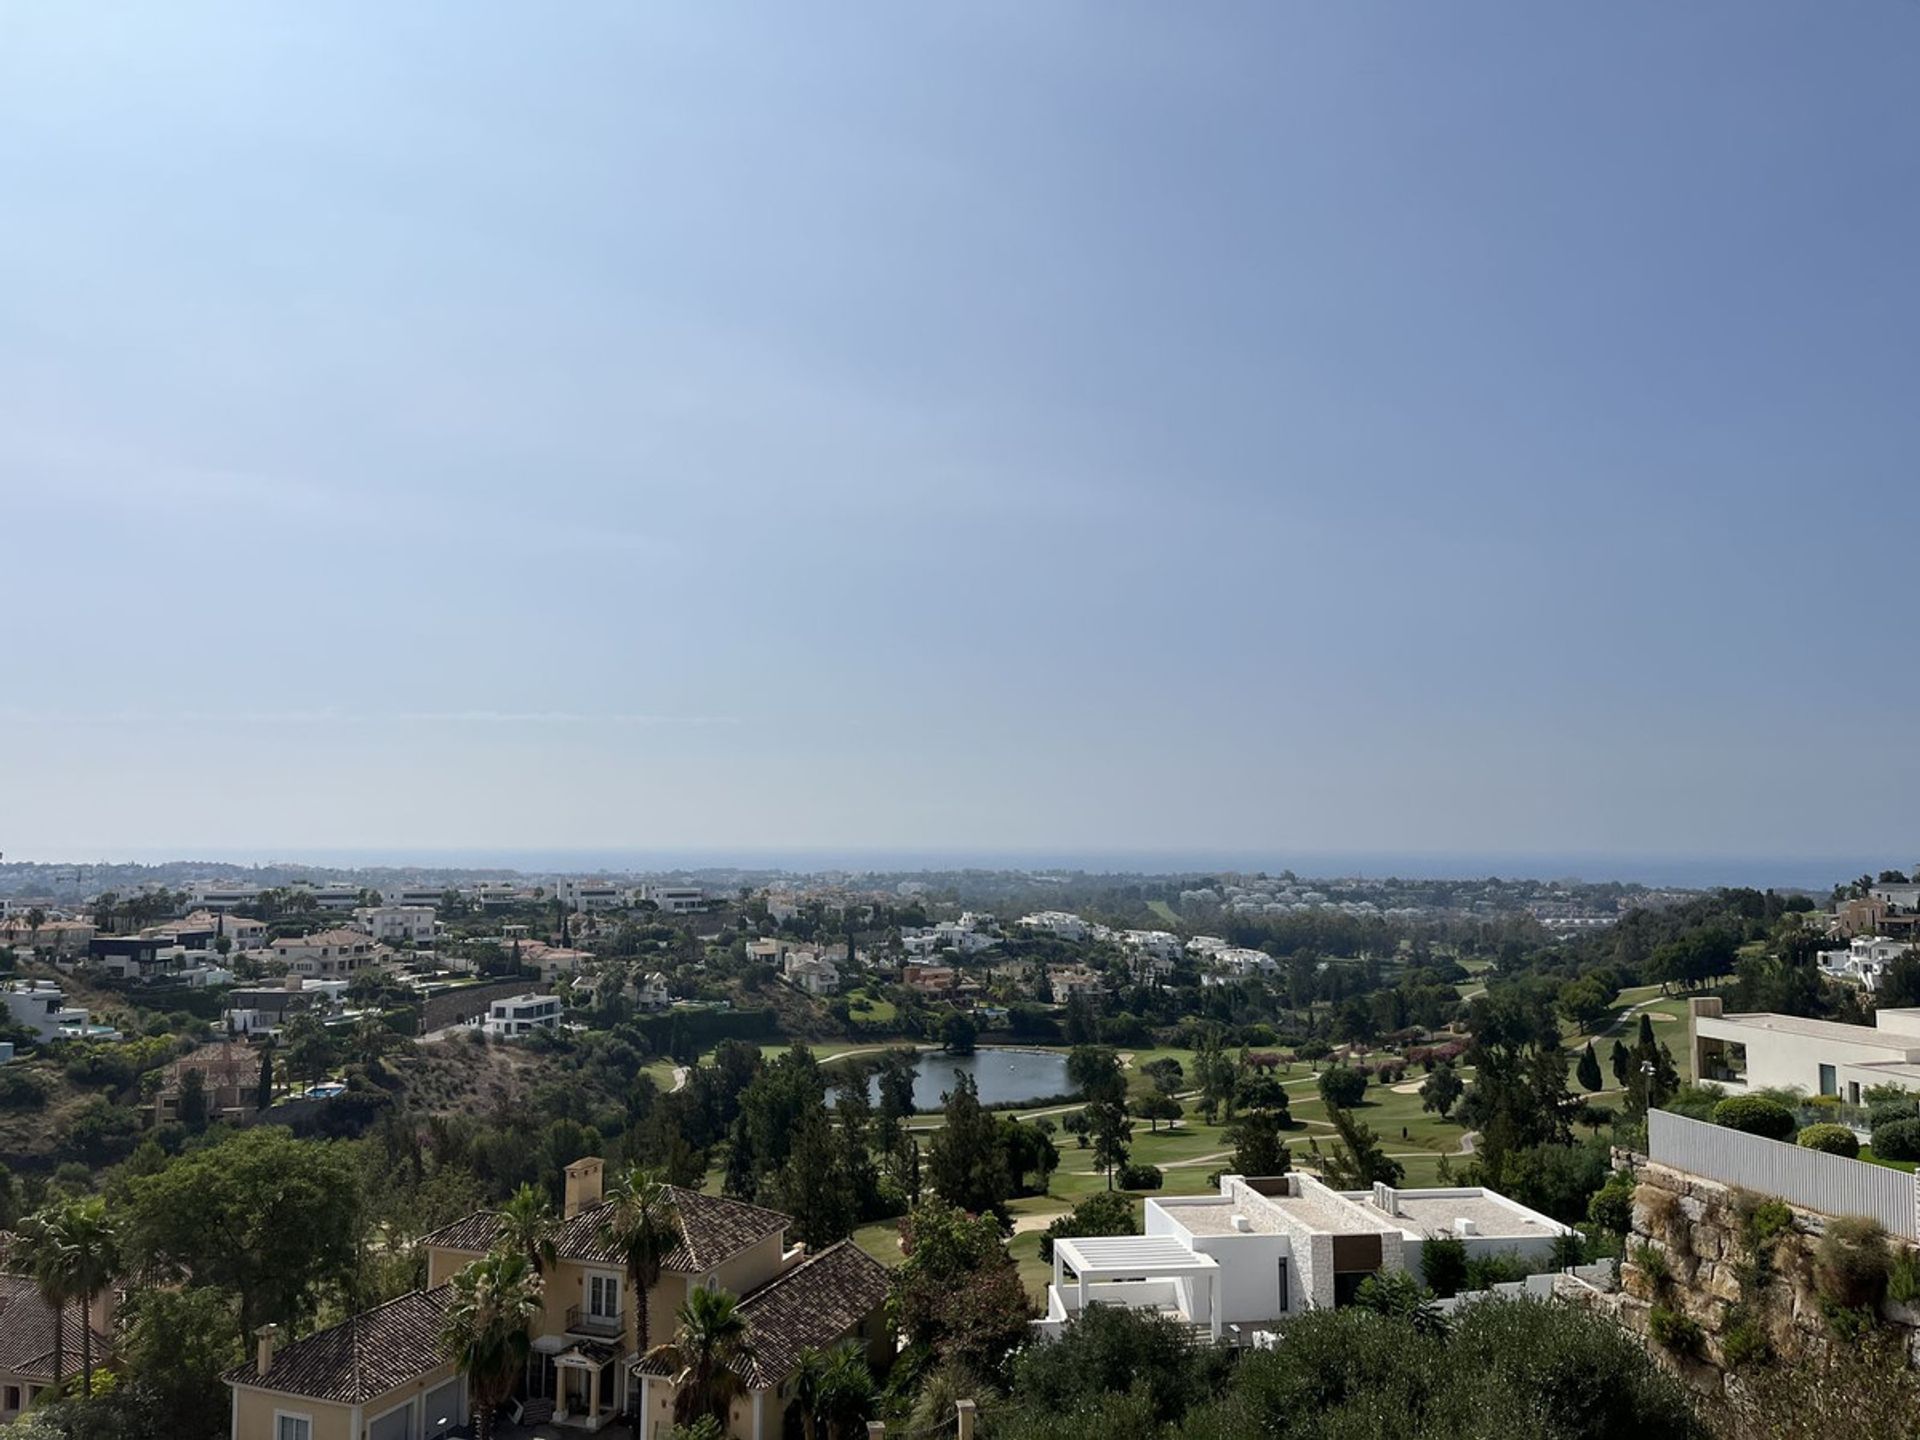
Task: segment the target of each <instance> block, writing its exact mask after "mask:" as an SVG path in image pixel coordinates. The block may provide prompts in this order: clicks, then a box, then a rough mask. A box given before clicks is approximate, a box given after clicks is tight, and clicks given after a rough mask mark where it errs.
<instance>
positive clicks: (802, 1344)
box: [740, 1240, 887, 1389]
mask: <svg viewBox="0 0 1920 1440" xmlns="http://www.w3.org/2000/svg"><path fill="white" fill-rule="evenodd" d="M886 1299H887V1267H886V1266H884V1265H882V1264H881V1263H880V1262H879V1261H878V1260H876V1259H874V1258H873V1257H872V1256H871V1255H869V1254H867V1252H866V1251H864V1250H862V1249H861V1248H860V1247H859V1246H858V1245H855V1244H854V1243H853V1242H852V1241H851V1240H842V1241H841V1242H840V1243H839V1244H837V1245H829V1246H828V1247H827V1248H826V1249H825V1250H822V1251H821V1252H820V1253H819V1254H818V1255H811V1256H809V1257H808V1258H807V1259H805V1260H802V1261H801V1262H800V1263H799V1264H798V1265H796V1266H794V1267H793V1268H792V1269H791V1270H789V1271H787V1272H786V1273H785V1274H784V1275H779V1276H776V1277H775V1278H773V1279H772V1280H769V1281H768V1282H767V1283H766V1284H765V1285H762V1286H761V1287H760V1288H759V1289H758V1290H755V1291H754V1292H753V1293H752V1294H751V1295H749V1296H747V1298H746V1299H745V1300H744V1301H742V1302H741V1305H740V1313H741V1314H742V1315H744V1316H745V1317H746V1320H747V1327H748V1329H749V1330H750V1331H751V1333H752V1340H751V1343H752V1345H753V1366H752V1370H753V1373H752V1374H751V1375H749V1376H748V1377H747V1383H748V1385H750V1386H751V1387H753V1388H754V1389H760V1388H761V1387H763V1386H768V1385H778V1384H779V1383H780V1382H781V1381H783V1380H785V1379H786V1378H787V1376H788V1375H790V1374H792V1373H793V1368H794V1366H796V1365H798V1364H799V1363H800V1356H801V1353H802V1352H803V1351H806V1350H809V1349H813V1348H819V1347H825V1346H828V1345H831V1344H833V1343H834V1341H836V1340H838V1339H839V1338H840V1337H841V1336H843V1335H845V1334H846V1333H847V1332H848V1331H849V1330H852V1329H853V1328H854V1327H855V1326H857V1325H859V1324H860V1323H861V1322H863V1321H864V1320H865V1319H866V1318H867V1317H868V1316H869V1315H871V1314H872V1313H873V1312H874V1311H875V1310H877V1309H879V1307H880V1306H881V1305H883V1304H885V1303H886Z"/></svg>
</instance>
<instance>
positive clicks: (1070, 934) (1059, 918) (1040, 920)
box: [1019, 910, 1093, 941]
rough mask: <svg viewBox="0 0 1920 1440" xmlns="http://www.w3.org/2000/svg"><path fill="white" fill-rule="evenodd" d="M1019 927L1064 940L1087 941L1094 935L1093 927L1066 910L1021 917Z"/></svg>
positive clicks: (1037, 911) (1039, 912) (1044, 911)
mask: <svg viewBox="0 0 1920 1440" xmlns="http://www.w3.org/2000/svg"><path fill="white" fill-rule="evenodd" d="M1019 925H1020V928H1021V929H1022V930H1037V931H1039V932H1040V933H1041V934H1043V935H1053V936H1057V937H1058V938H1060V939H1062V940H1076V941H1077V940H1085V939H1087V938H1088V937H1089V936H1090V935H1092V934H1093V927H1092V926H1091V925H1089V924H1088V923H1087V922H1086V921H1085V920H1082V919H1081V918H1080V917H1079V916H1078V915H1074V914H1070V913H1069V912H1067V911H1065V910H1036V911H1035V912H1034V913H1033V914H1031V915H1023V916H1021V917H1020V920H1019Z"/></svg>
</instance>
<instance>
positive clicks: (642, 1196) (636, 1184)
mask: <svg viewBox="0 0 1920 1440" xmlns="http://www.w3.org/2000/svg"><path fill="white" fill-rule="evenodd" d="M681 1235H682V1232H681V1229H680V1205H679V1202H678V1201H676V1200H675V1199H674V1192H673V1187H672V1186H671V1185H669V1184H667V1183H666V1182H665V1181H664V1180H662V1179H661V1178H660V1176H659V1175H658V1174H657V1173H656V1172H654V1171H652V1170H649V1169H647V1168H646V1167H645V1166H643V1165H633V1166H629V1167H628V1168H627V1169H626V1170H625V1171H624V1172H622V1173H621V1174H620V1175H619V1176H617V1177H616V1178H615V1180H614V1182H613V1195H612V1206H611V1208H610V1209H609V1210H608V1211H607V1218H606V1219H605V1220H604V1221H603V1222H602V1223H601V1226H600V1243H601V1244H602V1245H604V1246H605V1247H606V1248H607V1249H608V1250H611V1251H613V1252H614V1253H615V1254H616V1255H618V1256H619V1257H620V1260H621V1263H622V1264H624V1265H625V1266H626V1267H627V1288H628V1289H630V1290H631V1291H632V1292H633V1348H634V1351H635V1353H637V1354H641V1355H645V1354H646V1353H647V1351H648V1343H647V1342H648V1341H649V1340H650V1339H651V1338H652V1337H651V1335H650V1334H649V1326H648V1323H647V1322H648V1317H647V1299H648V1296H649V1294H650V1293H651V1292H652V1290H653V1287H654V1286H655V1285H657V1284H659V1283H660V1267H661V1265H662V1264H663V1263H664V1262H665V1260H666V1258H667V1256H668V1255H669V1254H670V1253H671V1252H672V1250H673V1247H674V1246H676V1245H678V1244H679V1243H680V1240H681Z"/></svg>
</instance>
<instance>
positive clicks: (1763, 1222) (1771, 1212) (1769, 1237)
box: [1733, 1190, 1793, 1279]
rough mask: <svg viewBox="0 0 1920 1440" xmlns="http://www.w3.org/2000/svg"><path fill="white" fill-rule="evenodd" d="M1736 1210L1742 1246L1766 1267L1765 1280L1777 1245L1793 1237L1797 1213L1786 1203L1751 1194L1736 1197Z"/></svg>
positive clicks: (1759, 1273)
mask: <svg viewBox="0 0 1920 1440" xmlns="http://www.w3.org/2000/svg"><path fill="white" fill-rule="evenodd" d="M1733 1209H1734V1213H1735V1214H1736V1215H1738V1216H1739V1217H1740V1243H1741V1244H1742V1245H1744V1246H1745V1247H1746V1251H1747V1254H1749V1255H1751V1256H1752V1257H1753V1260H1754V1263H1755V1264H1756V1265H1758V1266H1761V1267H1762V1269H1761V1271H1760V1272H1758V1275H1759V1278H1762V1279H1764V1278H1765V1273H1764V1267H1765V1266H1767V1265H1768V1264H1770V1263H1771V1261H1772V1259H1773V1251H1774V1247H1775V1245H1776V1243H1777V1242H1778V1241H1779V1240H1780V1237H1781V1236H1783V1235H1791V1234H1792V1233H1793V1210H1792V1208H1791V1207H1790V1206H1789V1205H1788V1204H1787V1202H1786V1201H1784V1200H1772V1199H1768V1198H1766V1197H1764V1196H1760V1195H1756V1194H1754V1193H1753V1192H1752V1191H1751V1190H1739V1191H1736V1192H1735V1193H1734V1197H1733Z"/></svg>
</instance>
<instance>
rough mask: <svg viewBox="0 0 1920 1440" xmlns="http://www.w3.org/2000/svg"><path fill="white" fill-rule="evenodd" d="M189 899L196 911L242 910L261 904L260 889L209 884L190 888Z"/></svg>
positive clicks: (257, 887) (246, 886)
mask: <svg viewBox="0 0 1920 1440" xmlns="http://www.w3.org/2000/svg"><path fill="white" fill-rule="evenodd" d="M187 898H188V900H190V901H191V902H192V904H193V908H194V909H196V910H240V909H244V908H246V907H247V906H250V905H255V904H258V903H259V900H260V887H259V886H258V885H223V884H220V883H218V882H207V883H205V884H200V885H194V886H192V887H190V888H189V889H188V891H187Z"/></svg>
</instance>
